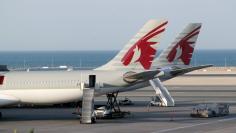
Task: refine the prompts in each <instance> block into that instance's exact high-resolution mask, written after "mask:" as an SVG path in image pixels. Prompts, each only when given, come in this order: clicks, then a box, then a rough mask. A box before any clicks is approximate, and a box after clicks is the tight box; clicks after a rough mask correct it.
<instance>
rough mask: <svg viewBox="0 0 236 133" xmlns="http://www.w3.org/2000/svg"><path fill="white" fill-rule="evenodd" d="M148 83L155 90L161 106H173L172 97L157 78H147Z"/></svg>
mask: <svg viewBox="0 0 236 133" xmlns="http://www.w3.org/2000/svg"><path fill="white" fill-rule="evenodd" d="M149 83H150V85H151V86H152V87H153V89H154V90H155V91H156V96H157V97H159V99H160V102H161V103H162V106H175V101H174V99H173V98H172V96H171V95H170V93H169V91H168V90H167V88H166V87H165V86H164V85H163V84H162V83H161V81H160V79H159V78H155V79H152V80H149Z"/></svg>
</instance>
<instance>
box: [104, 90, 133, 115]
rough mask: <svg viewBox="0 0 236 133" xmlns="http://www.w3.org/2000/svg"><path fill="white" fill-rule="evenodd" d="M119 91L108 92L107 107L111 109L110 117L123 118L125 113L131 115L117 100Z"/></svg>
mask: <svg viewBox="0 0 236 133" xmlns="http://www.w3.org/2000/svg"><path fill="white" fill-rule="evenodd" d="M117 96H118V92H115V93H109V94H107V105H106V106H107V108H108V109H110V110H111V114H110V118H123V117H124V116H125V115H129V114H130V112H124V111H121V110H120V106H119V103H118V101H117Z"/></svg>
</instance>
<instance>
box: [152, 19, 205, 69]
mask: <svg viewBox="0 0 236 133" xmlns="http://www.w3.org/2000/svg"><path fill="white" fill-rule="evenodd" d="M200 29H201V23H190V24H188V25H187V26H186V27H185V28H184V30H183V31H182V32H181V33H180V34H179V35H178V36H177V37H176V38H175V40H174V42H172V43H171V44H170V46H169V47H168V48H167V49H165V50H164V51H163V52H162V53H161V54H160V56H159V57H158V58H156V59H155V60H154V63H153V67H154V68H158V67H163V66H168V65H189V64H190V62H191V59H192V55H193V52H194V47H195V43H196V41H197V38H198V34H199V32H200Z"/></svg>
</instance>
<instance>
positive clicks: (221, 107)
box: [191, 103, 229, 118]
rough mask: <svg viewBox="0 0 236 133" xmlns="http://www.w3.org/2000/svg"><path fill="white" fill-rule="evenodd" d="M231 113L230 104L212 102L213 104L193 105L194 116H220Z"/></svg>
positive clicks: (192, 114)
mask: <svg viewBox="0 0 236 133" xmlns="http://www.w3.org/2000/svg"><path fill="white" fill-rule="evenodd" d="M228 114H229V104H222V103H211V104H198V105H196V106H194V107H193V109H192V112H191V116H192V117H203V118H209V117H218V116H225V115H228Z"/></svg>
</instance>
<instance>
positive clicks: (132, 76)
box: [124, 70, 161, 82]
mask: <svg viewBox="0 0 236 133" xmlns="http://www.w3.org/2000/svg"><path fill="white" fill-rule="evenodd" d="M159 74H161V71H160V70H153V71H144V72H140V73H135V72H132V73H131V72H130V73H127V74H125V75H124V80H125V81H132V82H133V81H140V80H141V81H146V80H151V79H154V78H155V77H157V76H159Z"/></svg>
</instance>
